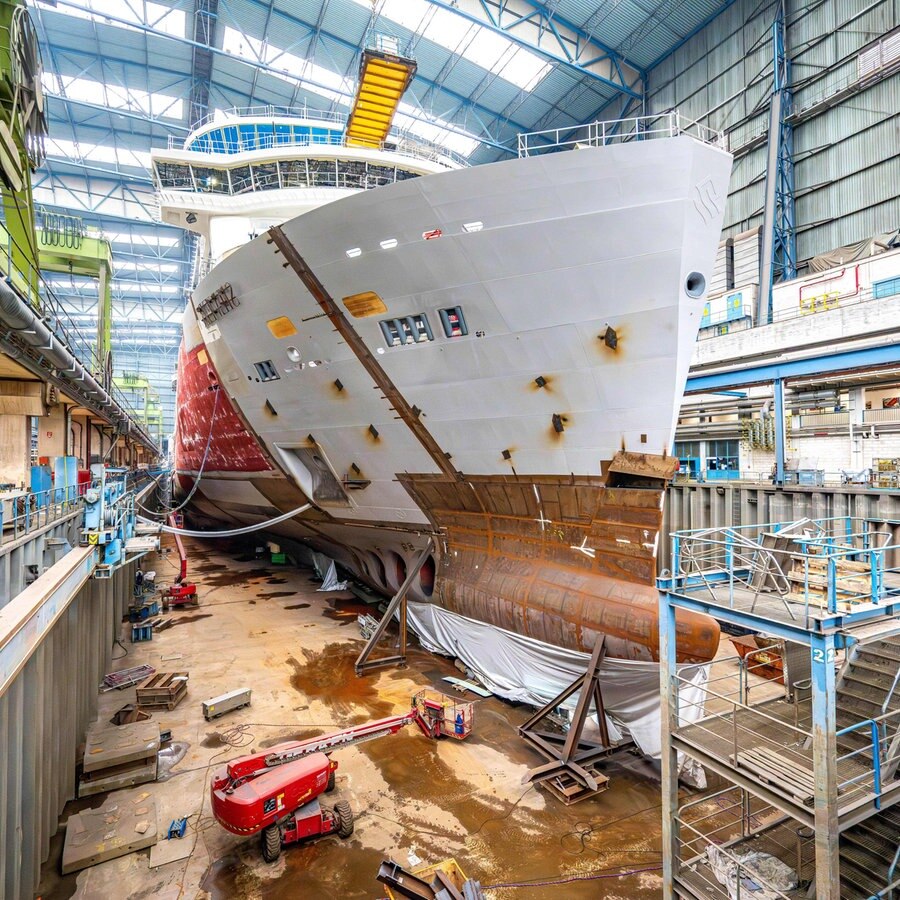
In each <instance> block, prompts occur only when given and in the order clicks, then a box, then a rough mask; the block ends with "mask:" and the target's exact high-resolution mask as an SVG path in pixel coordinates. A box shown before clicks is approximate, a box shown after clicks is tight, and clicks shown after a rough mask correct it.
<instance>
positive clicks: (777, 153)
mask: <svg viewBox="0 0 900 900" xmlns="http://www.w3.org/2000/svg"><path fill="white" fill-rule="evenodd" d="M785 4H786V0H780V2H779V3H778V6H777V8H776V12H775V21H774V22H773V23H772V56H773V76H772V100H771V104H770V107H769V141H768V150H767V153H766V182H765V193H764V200H763V226H762V227H763V234H762V252H761V255H760V273H759V275H760V278H759V297H758V298H757V304H756V311H757V321H756V324H757V325H765V324H767V323H769V322H771V321H772V286H773V285H774V283H775V282H777V281H788V280H790V279H791V278H796V277H797V242H796V236H795V229H794V135H793V128H792V126H791V124H790V121H789V119H790V115H791V111H792V109H791V104H792V97H791V90H790V84H791V64H790V59H789V58H788V54H787V49H786V40H785V35H786V24H785V12H786V10H785Z"/></svg>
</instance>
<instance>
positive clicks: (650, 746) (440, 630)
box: [407, 601, 707, 778]
mask: <svg viewBox="0 0 900 900" xmlns="http://www.w3.org/2000/svg"><path fill="white" fill-rule="evenodd" d="M407 613H408V617H409V623H410V625H411V627H412V628H413V629H414V630H415V632H416V633H417V634H418V635H419V638H420V640H421V641H422V644H423V646H425V648H426V649H428V650H431V651H432V652H435V653H442V654H444V655H450V656H456V657H458V658H459V659H461V660H462V661H463V662H464V663H465V664H466V666H468V667H469V668H470V669H471V670H472V671H473V672H475V673H476V674H477V675H478V676H479V678H480V679H481V680H482V681H483V682H484V684H485V686H486V687H487V688H489V689H490V690H491V691H493V693H495V694H497V696H499V697H504V698H506V699H507V700H518V701H520V702H523V703H530V704H532V705H533V706H543V705H544V704H545V703H548V702H549V701H550V700H552V699H553V698H554V697H555V696H556V695H557V694H559V693H560V692H562V691H563V690H564V689H565V688H567V687H568V686H569V685H570V684H571V683H572V682H573V681H575V679H576V678H578V677H579V676H581V675H584V672H585V669H586V668H587V664H588V662H589V661H590V656H589V655H588V654H587V653H579V652H578V651H577V650H564V649H562V648H560V647H553V646H551V645H550V644H545V643H543V642H542V641H536V640H534V638H529V637H524V636H522V635H520V634H514V633H513V632H510V631H504V630H503V629H501V628H497V627H496V626H493V625H486V624H485V623H484V622H478V621H476V620H475V619H468V618H466V617H464V616H460V615H457V614H456V613H452V612H449V611H447V610H446V609H443V608H441V607H439V606H435V605H433V604H431V603H414V602H412V601H409V602H408V604H407ZM600 671H601V673H602V676H603V677H602V681H601V688H602V691H603V704H604V706H605V707H606V712H607V715H608V717H609V718H610V719H611V720H612V724H613V725H614V726H619V727H616V728H615V731H617V732H619V734H621V729H624V730H626V731H627V732H628V733H629V734H630V735H631V738H632V740H634V742H635V744H637V746H638V747H639V748H640V749H641V751H642V752H643V753H644V754H646V755H647V756H650V757H652V758H654V759H659V757H660V755H661V750H662V747H661V734H660V728H661V721H660V684H659V665H658V663H652V662H635V661H633V660H626V659H604V660H603V662H602V663H601V666H600ZM678 674H679V675H680V676H681V678H682V679H684V680H683V681H682V683H681V687H680V691H679V697H680V709H679V715H680V716H681V718H682V721H685V722H688V721H694V720H696V719H698V718H699V717H700V716H701V715H702V714H703V700H704V695H705V685H706V680H707V675H706V669H705V668H704V667H703V666H694V665H682V666H679V667H678ZM575 702H576V698H572V704H571V705H573V706H574V704H575ZM610 737H611V738H613V739H618V736H617V735H616V734H615V733H614V732H613V731H612V730H611V732H610ZM686 774H687V773H684V772H683V773H682V775H683V776H684V775H686ZM692 775H693V777H694V778H696V777H699V773H692Z"/></svg>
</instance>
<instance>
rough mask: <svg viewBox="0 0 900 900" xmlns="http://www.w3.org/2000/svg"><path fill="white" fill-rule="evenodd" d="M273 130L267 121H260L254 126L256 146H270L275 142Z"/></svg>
mask: <svg viewBox="0 0 900 900" xmlns="http://www.w3.org/2000/svg"><path fill="white" fill-rule="evenodd" d="M274 134H275V132H274V130H273V127H272V125H270V124H269V123H260V124H259V125H257V126H256V135H257V140H258V143H257V146H258V147H272V146H274V143H275V137H274Z"/></svg>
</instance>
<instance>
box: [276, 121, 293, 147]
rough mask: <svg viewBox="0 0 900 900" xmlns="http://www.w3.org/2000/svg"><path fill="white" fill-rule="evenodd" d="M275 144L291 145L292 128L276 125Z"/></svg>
mask: <svg viewBox="0 0 900 900" xmlns="http://www.w3.org/2000/svg"><path fill="white" fill-rule="evenodd" d="M275 143H276V144H290V143H291V126H290V125H276V126H275Z"/></svg>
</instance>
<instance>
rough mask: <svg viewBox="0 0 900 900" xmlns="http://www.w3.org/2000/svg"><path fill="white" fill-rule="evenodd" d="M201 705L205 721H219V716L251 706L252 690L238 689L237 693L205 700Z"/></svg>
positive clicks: (233, 692) (232, 692)
mask: <svg viewBox="0 0 900 900" xmlns="http://www.w3.org/2000/svg"><path fill="white" fill-rule="evenodd" d="M200 705H201V706H202V707H203V718H204V719H206V720H207V721H209V720H210V719H217V718H218V717H219V716H223V715H225V713H227V712H231V711H232V710H234V709H240V708H241V707H242V706H249V705H250V688H238V689H237V690H235V691H229V692H228V693H227V694H221V695H220V696H218V697H213V698H212V699H210V700H204V701H203V702H202V703H201V704H200Z"/></svg>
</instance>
